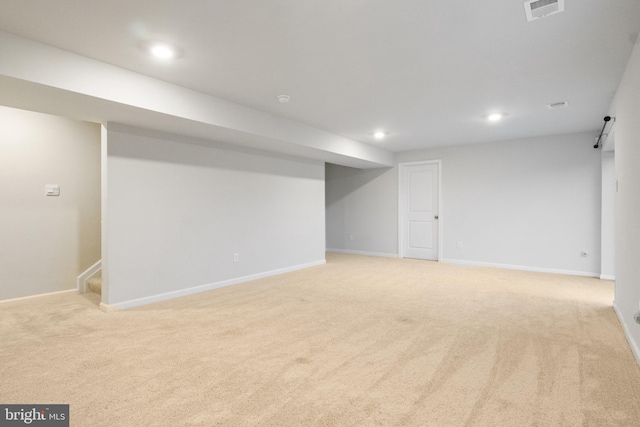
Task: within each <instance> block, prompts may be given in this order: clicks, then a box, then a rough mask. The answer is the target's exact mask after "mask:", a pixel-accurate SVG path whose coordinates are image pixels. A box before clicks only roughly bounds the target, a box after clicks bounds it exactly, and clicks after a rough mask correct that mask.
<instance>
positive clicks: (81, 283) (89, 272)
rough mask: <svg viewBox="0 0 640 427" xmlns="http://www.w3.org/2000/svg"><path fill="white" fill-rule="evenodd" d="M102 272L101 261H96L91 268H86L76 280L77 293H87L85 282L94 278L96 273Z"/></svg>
mask: <svg viewBox="0 0 640 427" xmlns="http://www.w3.org/2000/svg"><path fill="white" fill-rule="evenodd" d="M100 270H102V260H98V262H96V263H95V264H93V265H92V266H91V267H89V268H87V269H86V270H85V271H83V272H82V273H80V275H79V276H78V278H77V279H76V286H77V287H78V292H80V293H83V294H84V293H86V292H87V282H88V281H89V279H91V278H92V277H93V276H95V275H96V274H97V273H98V272H100Z"/></svg>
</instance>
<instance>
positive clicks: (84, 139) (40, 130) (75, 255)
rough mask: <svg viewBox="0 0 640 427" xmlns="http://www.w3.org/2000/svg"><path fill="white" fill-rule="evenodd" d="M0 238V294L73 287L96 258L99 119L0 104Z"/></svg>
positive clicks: (0, 297) (10, 295)
mask: <svg viewBox="0 0 640 427" xmlns="http://www.w3.org/2000/svg"><path fill="white" fill-rule="evenodd" d="M46 184H58V185H60V196H58V197H47V196H45V185H46ZM0 242H1V243H0V300H4V299H11V298H18V297H24V296H31V295H37V294H44V293H50V292H57V291H62V290H67V289H74V288H76V278H77V276H78V275H79V274H80V273H82V272H83V271H84V270H86V269H87V268H89V267H90V266H91V265H92V264H94V263H95V262H96V261H98V260H99V259H100V127H99V125H96V124H93V123H85V122H78V121H75V120H71V119H66V118H62V117H56V116H51V115H47V114H40V113H35V112H31V111H24V110H17V109H13V108H8V107H0Z"/></svg>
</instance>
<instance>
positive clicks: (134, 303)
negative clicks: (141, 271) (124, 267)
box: [100, 259, 327, 312]
mask: <svg viewBox="0 0 640 427" xmlns="http://www.w3.org/2000/svg"><path fill="white" fill-rule="evenodd" d="M326 262H327V261H326V260H324V259H323V260H319V261H313V262H309V263H306V264H299V265H294V266H292V267H286V268H280V269H277V270H271V271H265V272H264V273H258V274H251V275H249V276H243V277H238V278H236V279H230V280H224V281H222V282H215V283H208V284H206V285H200V286H194V287H192V288H187V289H180V290H177V291H171V292H165V293H162V294H157V295H151V296H148V297H143V298H137V299H133V300H129V301H122V302H118V303H115V304H105V303H100V310H102V311H104V312H111V311H116V310H124V309H126V308H133V307H139V306H141V305H146V304H151V303H154V302H160V301H166V300H169V299H173V298H179V297H184V296H187V295H192V294H197V293H200V292H205V291H210V290H213V289H218V288H223V287H225V286H231V285H237V284H239V283H244V282H249V281H251V280H257V279H263V278H265V277H271V276H277V275H279V274H284V273H290V272H292V271H296V270H302V269H304V268H309V267H315V266H318V265H322V264H326Z"/></svg>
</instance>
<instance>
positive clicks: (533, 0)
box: [524, 0, 564, 22]
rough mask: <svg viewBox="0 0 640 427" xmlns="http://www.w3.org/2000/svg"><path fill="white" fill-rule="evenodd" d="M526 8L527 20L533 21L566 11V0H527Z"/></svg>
mask: <svg viewBox="0 0 640 427" xmlns="http://www.w3.org/2000/svg"><path fill="white" fill-rule="evenodd" d="M524 10H525V12H526V13H527V21H529V22H531V21H535V20H536V19H540V18H544V17H545V16H549V15H553V14H554V13H560V12H562V11H564V0H527V1H525V2H524Z"/></svg>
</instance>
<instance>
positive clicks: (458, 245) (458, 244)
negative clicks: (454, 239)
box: [456, 240, 462, 249]
mask: <svg viewBox="0 0 640 427" xmlns="http://www.w3.org/2000/svg"><path fill="white" fill-rule="evenodd" d="M456 247H458V248H459V249H462V242H461V241H460V240H458V243H456Z"/></svg>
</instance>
